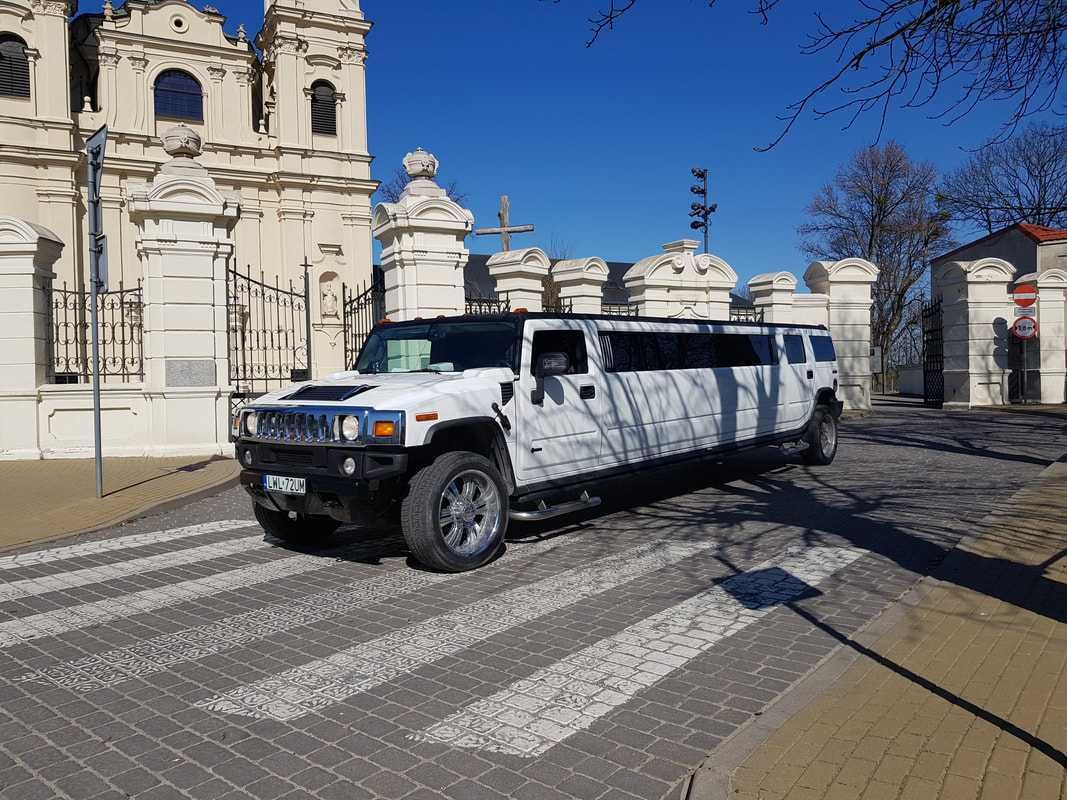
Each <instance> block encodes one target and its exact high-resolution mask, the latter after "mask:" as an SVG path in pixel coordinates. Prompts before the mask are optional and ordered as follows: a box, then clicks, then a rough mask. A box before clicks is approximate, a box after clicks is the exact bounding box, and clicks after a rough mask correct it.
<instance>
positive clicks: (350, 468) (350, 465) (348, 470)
mask: <svg viewBox="0 0 1067 800" xmlns="http://www.w3.org/2000/svg"><path fill="white" fill-rule="evenodd" d="M341 469H342V471H343V472H344V473H345V475H355V474H356V459H354V458H351V457H349V458H346V459H345V460H344V462H342V464H341Z"/></svg>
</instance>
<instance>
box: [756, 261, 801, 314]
mask: <svg viewBox="0 0 1067 800" xmlns="http://www.w3.org/2000/svg"><path fill="white" fill-rule="evenodd" d="M796 289H797V279H796V276H795V275H794V274H793V273H792V272H764V273H762V274H760V275H754V276H753V277H752V278H750V279H749V281H748V290H749V292H750V293H751V294H752V302H753V304H754V305H755V306H756V308H762V309H763V321H764V322H793V293H794V292H795V291H796Z"/></svg>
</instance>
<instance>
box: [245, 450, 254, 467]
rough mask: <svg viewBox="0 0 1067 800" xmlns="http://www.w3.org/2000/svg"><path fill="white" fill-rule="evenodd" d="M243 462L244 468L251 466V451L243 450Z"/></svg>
mask: <svg viewBox="0 0 1067 800" xmlns="http://www.w3.org/2000/svg"><path fill="white" fill-rule="evenodd" d="M244 462H245V466H246V467H250V466H252V451H251V450H245V454H244Z"/></svg>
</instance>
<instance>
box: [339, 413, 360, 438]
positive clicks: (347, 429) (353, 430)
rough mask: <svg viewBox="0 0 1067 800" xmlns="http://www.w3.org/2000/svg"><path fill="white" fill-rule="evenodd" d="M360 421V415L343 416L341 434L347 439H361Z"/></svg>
mask: <svg viewBox="0 0 1067 800" xmlns="http://www.w3.org/2000/svg"><path fill="white" fill-rule="evenodd" d="M359 422H360V420H359V417H354V416H348V417H342V418H341V436H343V437H344V438H345V441H348V442H354V441H356V440H357V439H359Z"/></svg>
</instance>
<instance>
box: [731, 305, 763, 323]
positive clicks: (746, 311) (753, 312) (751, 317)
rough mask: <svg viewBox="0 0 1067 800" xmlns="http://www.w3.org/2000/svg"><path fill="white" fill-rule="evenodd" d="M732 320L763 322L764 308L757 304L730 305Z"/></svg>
mask: <svg viewBox="0 0 1067 800" xmlns="http://www.w3.org/2000/svg"><path fill="white" fill-rule="evenodd" d="M730 322H763V309H762V308H756V307H755V306H730Z"/></svg>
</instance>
